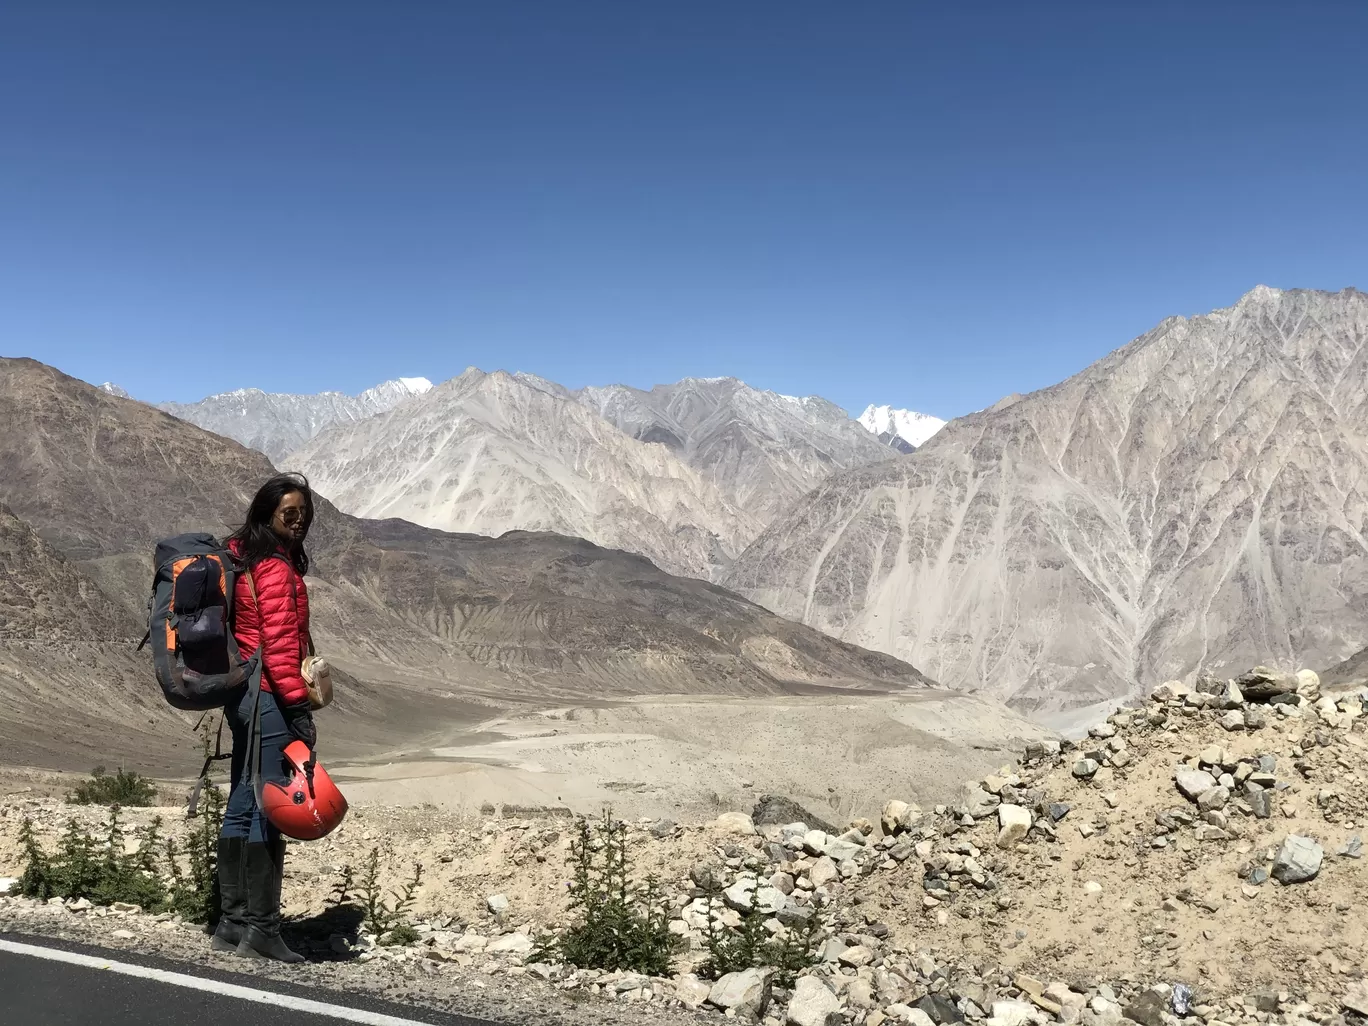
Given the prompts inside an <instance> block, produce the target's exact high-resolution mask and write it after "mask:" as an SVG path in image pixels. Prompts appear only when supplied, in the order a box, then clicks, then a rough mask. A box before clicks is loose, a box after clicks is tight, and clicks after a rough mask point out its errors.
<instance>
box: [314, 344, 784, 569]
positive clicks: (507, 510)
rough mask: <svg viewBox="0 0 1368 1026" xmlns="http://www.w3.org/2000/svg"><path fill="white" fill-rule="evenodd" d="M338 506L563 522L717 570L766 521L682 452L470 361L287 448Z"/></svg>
mask: <svg viewBox="0 0 1368 1026" xmlns="http://www.w3.org/2000/svg"><path fill="white" fill-rule="evenodd" d="M289 462H290V465H291V466H292V467H295V468H297V469H299V470H301V471H303V472H304V473H306V474H308V475H309V478H310V480H311V481H313V482H314V483H315V484H317V486H318V487H319V489H320V490H321V491H322V492H324V494H326V495H328V496H329V497H330V498H332V499H333V500H334V501H335V502H336V503H337V504H338V505H339V506H340V507H341V508H342V509H345V510H346V511H347V512H349V513H352V514H354V515H356V516H360V517H370V518H384V517H401V518H403V519H405V520H409V521H412V522H413V523H416V524H421V525H423V526H426V527H433V528H437V529H439V530H445V531H461V532H469V533H473V534H485V535H500V534H502V533H504V532H505V531H510V530H524V531H554V532H556V533H558V534H565V535H572V536H575V537H580V538H586V539H588V540H590V541H592V542H595V543H597V544H600V545H604V546H608V547H611V548H619V549H626V550H627V551H630V552H637V553H640V554H642V555H644V556H646V557H647V558H649V559H650V560H651V561H652V562H654V563H655V564H656V565H657V566H659V567H661V568H662V569H664V570H667V571H669V572H671V573H677V574H686V575H688V576H692V577H701V578H708V577H710V576H712V575H713V574H714V573H715V572H716V571H717V570H718V569H719V568H720V567H722V566H724V565H726V564H727V563H729V562H730V561H731V559H732V558H734V557H735V556H736V555H737V554H739V553H740V552H741V550H742V549H743V548H745V546H746V543H747V542H749V541H750V539H751V538H753V537H754V536H755V535H756V534H757V533H758V532H759V530H760V527H761V525H760V524H759V523H757V522H756V521H755V520H754V518H753V517H751V516H750V515H749V514H747V513H746V512H745V511H744V510H742V509H738V508H737V507H736V506H734V505H733V504H732V503H731V502H730V501H728V499H727V497H726V496H725V495H724V494H723V491H722V489H720V488H719V487H718V486H717V485H716V484H715V483H714V482H713V481H711V480H709V479H708V478H707V476H706V475H705V474H703V473H702V472H700V471H699V470H697V469H695V468H694V467H692V466H690V465H689V464H688V463H686V462H685V461H684V460H682V459H681V458H680V457H679V456H678V455H677V454H676V453H675V452H674V451H673V450H672V449H670V448H669V447H667V446H663V445H650V444H647V443H645V442H642V441H638V440H637V439H635V438H633V437H631V436H630V435H627V434H625V433H624V432H622V431H620V430H618V429H617V428H616V427H615V426H614V425H612V424H610V423H609V422H608V421H606V420H604V419H603V418H602V417H599V416H598V415H596V414H595V413H594V412H593V411H591V410H589V409H587V408H586V407H584V406H583V405H581V404H579V403H577V402H575V401H573V400H572V399H567V398H564V397H562V396H560V395H557V394H556V393H554V392H553V391H550V390H549V389H546V388H544V387H541V386H537V385H533V384H531V383H529V382H528V381H527V380H524V379H521V378H518V377H515V376H513V375H510V374H506V373H504V372H502V371H496V372H495V373H493V374H485V373H484V372H482V371H479V370H473V369H472V370H468V371H466V373H464V374H462V375H461V376H460V377H458V378H454V379H452V380H451V381H448V382H446V383H445V384H443V385H441V386H440V387H438V388H437V389H435V390H434V391H433V392H432V393H430V394H429V395H427V396H424V397H423V398H422V400H421V401H415V402H412V403H408V404H405V405H404V406H402V407H400V408H398V409H396V410H394V411H392V412H390V413H388V414H385V415H382V416H379V417H372V418H370V419H368V420H364V421H359V422H356V423H353V424H346V425H339V426H338V427H335V428H333V429H332V430H330V431H328V432H326V433H325V434H323V435H320V436H319V437H318V438H316V439H314V440H313V441H312V442H311V443H309V444H308V445H306V446H304V447H303V448H302V449H300V450H298V451H297V452H295V453H294V454H293V455H292V456H291V457H290V461H289Z"/></svg>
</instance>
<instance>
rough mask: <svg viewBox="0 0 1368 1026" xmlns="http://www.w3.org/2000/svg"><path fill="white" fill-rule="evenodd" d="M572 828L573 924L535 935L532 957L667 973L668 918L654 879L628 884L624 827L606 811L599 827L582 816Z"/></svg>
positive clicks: (672, 942) (671, 945)
mask: <svg viewBox="0 0 1368 1026" xmlns="http://www.w3.org/2000/svg"><path fill="white" fill-rule="evenodd" d="M575 826H576V832H575V837H574V838H573V839H572V840H571V842H570V859H571V862H572V864H573V879H572V880H571V881H570V883H569V895H568V903H569V908H570V911H571V913H572V914H573V915H574V916H575V921H574V923H573V924H572V925H571V926H570V927H569V928H568V929H567V930H565V931H564V932H563V933H562V934H561V935H560V936H554V935H552V934H543V935H542V936H541V937H539V938H538V939H537V942H536V946H535V947H534V949H533V951H532V955H531V957H532V959H534V960H537V961H553V962H564V963H568V964H570V965H574V966H579V967H580V968H582V969H603V970H608V971H610V972H611V971H619V970H625V971H628V972H636V973H646V974H648V975H651V976H664V975H666V974H668V973H669V971H670V956H671V954H672V953H673V951H674V949H675V939H674V937H673V936H672V935H671V934H670V930H669V916H668V914H667V911H666V907H665V902H664V901H663V899H662V895H661V893H660V885H659V882H658V881H657V880H656V878H655V877H648V878H647V880H646V881H645V883H644V884H640V885H637V884H633V883H632V879H631V877H632V873H631V860H630V858H629V857H628V854H627V826H626V824H625V823H622V822H619V821H614V819H613V817H612V813H611V811H609V810H607V809H605V810H604V813H603V818H602V820H601V821H600V822H598V823H597V824H595V825H593V826H591V825H590V824H589V821H588V820H587V819H584V818H582V817H581V818H580V819H579V820H577V821H576V824H575Z"/></svg>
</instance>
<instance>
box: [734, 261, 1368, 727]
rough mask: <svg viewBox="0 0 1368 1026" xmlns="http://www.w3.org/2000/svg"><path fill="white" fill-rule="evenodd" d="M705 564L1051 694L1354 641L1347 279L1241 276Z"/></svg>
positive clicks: (821, 619) (925, 663)
mask: <svg viewBox="0 0 1368 1026" xmlns="http://www.w3.org/2000/svg"><path fill="white" fill-rule="evenodd" d="M722 583H724V584H725V585H726V586H727V587H730V588H733V589H735V590H737V591H739V592H741V593H742V594H745V595H748V596H750V597H751V598H754V599H755V600H756V601H758V602H761V603H763V604H764V605H766V606H767V607H769V608H771V609H774V610H776V611H778V612H780V613H784V614H785V615H788V616H792V617H794V618H796V619H800V620H802V621H803V622H804V623H808V624H812V625H813V626H816V627H820V628H822V629H823V630H826V631H828V632H830V633H831V634H833V635H835V636H838V637H842V638H846V639H848V640H850V641H853V642H856V643H857V644H861V645H867V646H869V647H871V648H876V649H879V650H881V651H885V652H890V653H893V654H895V655H898V656H900V657H901V658H904V659H908V660H910V661H912V662H913V663H915V664H916V665H918V666H920V667H921V668H923V669H924V670H925V671H926V672H927V673H928V674H930V675H932V676H933V677H935V678H937V679H938V680H941V681H943V682H944V683H947V684H950V685H951V686H954V687H970V688H981V689H983V690H984V691H986V692H987V693H989V694H992V695H994V696H995V697H998V698H1001V699H1007V700H1009V701H1010V702H1011V704H1013V705H1014V706H1015V707H1017V708H1022V709H1028V710H1036V711H1040V712H1049V711H1051V710H1061V709H1069V708H1071V707H1077V706H1089V705H1092V704H1094V703H1097V702H1105V701H1110V700H1114V699H1115V698H1117V697H1120V696H1124V695H1131V694H1134V693H1136V690H1137V688H1138V687H1139V682H1141V681H1148V680H1162V679H1166V678H1169V677H1176V676H1187V675H1192V674H1194V673H1195V672H1196V671H1198V670H1201V669H1208V670H1213V671H1217V672H1224V669H1223V668H1232V667H1234V668H1238V667H1241V666H1247V665H1249V664H1251V663H1253V662H1257V661H1261V660H1273V661H1274V662H1275V663H1276V664H1277V665H1279V666H1283V667H1285V668H1286V667H1291V666H1295V665H1309V666H1327V665H1331V664H1333V663H1336V662H1338V661H1339V660H1341V659H1344V658H1346V657H1347V656H1349V655H1350V654H1351V653H1353V652H1355V651H1358V650H1359V649H1361V648H1363V647H1364V645H1365V643H1368V605H1366V603H1368V296H1365V295H1364V294H1362V293H1360V292H1357V291H1355V290H1353V289H1348V290H1346V291H1344V292H1340V293H1334V294H1331V293H1326V292H1311V291H1287V292H1280V291H1278V290H1276V289H1270V288H1265V287H1262V286H1261V287H1259V288H1256V289H1255V290H1253V291H1252V292H1250V293H1249V294H1248V295H1246V296H1245V297H1244V298H1243V299H1241V300H1240V301H1239V302H1238V303H1237V304H1236V305H1235V306H1233V307H1231V308H1229V309H1225V310H1217V311H1215V312H1213V313H1211V314H1208V315H1205V316H1201V317H1192V318H1183V317H1175V318H1171V319H1169V320H1167V321H1165V322H1164V323H1163V324H1161V325H1159V326H1158V327H1157V328H1155V329H1154V330H1153V331H1151V332H1149V333H1148V334H1146V335H1144V336H1142V337H1141V338H1138V339H1136V340H1135V341H1133V342H1131V343H1130V344H1129V345H1127V346H1125V347H1123V348H1122V349H1119V350H1117V351H1116V352H1114V353H1112V354H1111V355H1110V356H1108V357H1106V358H1105V359H1103V360H1100V361H1098V362H1097V363H1096V364H1094V365H1093V366H1092V367H1089V368H1088V369H1087V370H1085V371H1083V372H1081V373H1080V374H1077V375H1075V376H1074V377H1072V378H1070V379H1069V380H1067V381H1065V382H1062V383H1061V384H1059V385H1055V386H1053V387H1051V388H1048V389H1045V390H1043V391H1040V392H1036V393H1033V394H1032V395H1029V396H1025V397H1012V398H1009V399H1007V400H1004V401H1003V402H1001V403H999V404H998V405H997V406H995V407H993V408H992V409H989V410H985V411H982V412H980V413H976V414H974V415H972V416H969V417H965V418H962V419H960V420H957V421H954V422H953V423H951V424H949V425H948V426H947V427H946V428H944V429H943V430H942V431H940V432H939V433H938V434H937V435H935V436H934V437H933V438H932V439H931V440H930V441H929V442H927V444H926V445H925V446H923V447H922V448H921V449H919V450H918V451H917V452H915V453H913V454H911V455H910V456H905V457H902V458H900V459H897V460H893V461H890V462H888V463H883V464H878V465H876V466H873V467H867V468H862V469H857V470H850V471H844V472H841V473H837V474H834V475H833V476H831V477H830V478H828V479H827V480H826V481H824V482H823V483H822V484H821V485H819V486H818V487H817V488H816V489H815V490H814V491H813V492H811V493H810V494H809V495H808V496H807V497H806V498H805V499H804V500H803V501H802V502H801V503H799V504H798V505H797V506H796V507H795V508H794V509H793V510H792V511H791V512H790V513H789V515H788V516H786V517H783V518H781V519H779V520H777V521H776V522H775V523H774V524H772V525H771V526H770V528H769V529H768V530H767V531H766V532H765V534H764V535H762V536H761V537H760V538H759V539H758V540H757V541H756V542H754V543H753V544H752V545H751V546H750V547H749V548H748V549H747V551H746V553H745V554H744V555H743V556H742V558H741V559H740V560H738V561H737V563H736V564H735V565H734V566H733V568H732V569H731V570H730V571H729V572H728V573H727V574H726V575H725V576H724V577H723V579H722Z"/></svg>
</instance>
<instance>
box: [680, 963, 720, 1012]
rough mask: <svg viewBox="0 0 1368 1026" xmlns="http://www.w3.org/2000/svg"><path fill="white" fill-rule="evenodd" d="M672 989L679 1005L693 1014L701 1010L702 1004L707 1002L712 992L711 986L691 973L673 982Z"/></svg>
mask: <svg viewBox="0 0 1368 1026" xmlns="http://www.w3.org/2000/svg"><path fill="white" fill-rule="evenodd" d="M674 989H675V997H677V998H678V999H679V1002H680V1004H682V1005H683V1006H684V1007H685V1008H687V1009H688V1010H689V1011H691V1012H694V1011H697V1010H698V1009H699V1008H701V1007H702V1006H703V1003H704V1002H705V1001H707V1000H708V994H709V992H710V991H711V990H712V986H711V984H708V983H706V982H704V981H703V980H700V979H699V978H698V977H697V976H694V975H693V974H692V973H691V974H689V975H687V976H681V977H680V978H679V979H677V980H675V985H674Z"/></svg>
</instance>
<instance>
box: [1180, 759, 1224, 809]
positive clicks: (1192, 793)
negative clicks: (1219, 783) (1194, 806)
mask: <svg viewBox="0 0 1368 1026" xmlns="http://www.w3.org/2000/svg"><path fill="white" fill-rule="evenodd" d="M1174 781H1175V783H1177V785H1178V790H1180V791H1182V792H1183V796H1184V797H1185V798H1189V799H1191V800H1192V801H1194V802H1195V801H1196V800H1197V799H1198V797H1199V796H1201V795H1202V794H1204V793H1205V792H1207V791H1210V790H1211V789H1212V788H1213V787H1215V786H1216V778H1215V777H1213V776H1212V775H1211V774H1210V773H1208V772H1207V771H1206V770H1195V769H1188V768H1187V767H1182V768H1180V769H1179V770H1178V772H1177V773H1175V774H1174Z"/></svg>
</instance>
